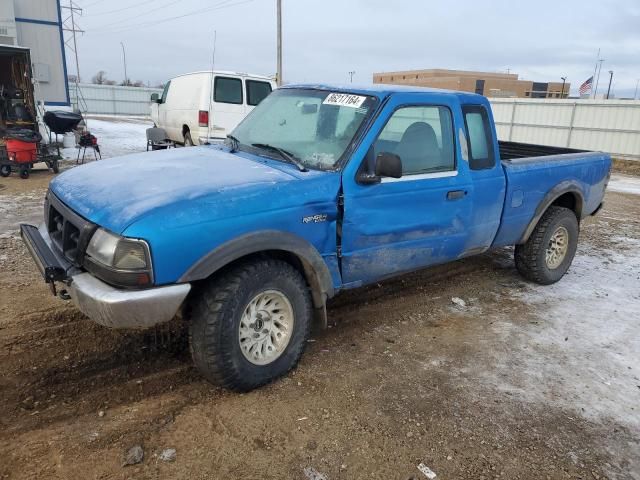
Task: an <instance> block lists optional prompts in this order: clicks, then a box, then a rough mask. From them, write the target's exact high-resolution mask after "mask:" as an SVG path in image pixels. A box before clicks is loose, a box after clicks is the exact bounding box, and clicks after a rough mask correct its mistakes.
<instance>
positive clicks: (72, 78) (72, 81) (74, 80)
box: [67, 75, 78, 83]
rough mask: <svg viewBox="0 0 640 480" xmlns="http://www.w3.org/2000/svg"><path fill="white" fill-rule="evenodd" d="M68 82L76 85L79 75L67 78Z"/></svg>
mask: <svg viewBox="0 0 640 480" xmlns="http://www.w3.org/2000/svg"><path fill="white" fill-rule="evenodd" d="M67 80H68V82H69V83H76V82H77V81H78V76H77V75H69V76H68V77H67Z"/></svg>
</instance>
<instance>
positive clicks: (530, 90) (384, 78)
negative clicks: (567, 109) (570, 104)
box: [373, 69, 571, 98]
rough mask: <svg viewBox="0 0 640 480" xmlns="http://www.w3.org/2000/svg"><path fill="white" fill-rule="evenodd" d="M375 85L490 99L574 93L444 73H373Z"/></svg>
mask: <svg viewBox="0 0 640 480" xmlns="http://www.w3.org/2000/svg"><path fill="white" fill-rule="evenodd" d="M373 83H385V84H393V85H413V86H420V87H432V88H444V89H448V90H460V91H464V92H473V93H479V94H480V95H485V96H487V97H520V98H566V97H568V96H569V91H570V89H571V84H570V83H567V84H565V85H564V91H562V82H532V81H530V80H520V79H519V78H518V74H516V73H491V72H471V71H464V70H442V69H430V70H409V71H405V72H383V73H374V74H373Z"/></svg>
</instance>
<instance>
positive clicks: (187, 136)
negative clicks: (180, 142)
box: [184, 131, 193, 147]
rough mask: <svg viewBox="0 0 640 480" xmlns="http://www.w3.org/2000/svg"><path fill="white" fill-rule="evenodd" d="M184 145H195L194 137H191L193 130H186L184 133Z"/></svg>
mask: <svg viewBox="0 0 640 480" xmlns="http://www.w3.org/2000/svg"><path fill="white" fill-rule="evenodd" d="M184 146H185V147H193V139H192V138H191V132H189V131H186V132H185V134H184Z"/></svg>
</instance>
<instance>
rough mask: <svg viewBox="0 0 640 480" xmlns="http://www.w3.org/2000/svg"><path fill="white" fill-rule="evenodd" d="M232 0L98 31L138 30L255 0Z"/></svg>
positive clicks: (119, 31) (120, 31)
mask: <svg viewBox="0 0 640 480" xmlns="http://www.w3.org/2000/svg"><path fill="white" fill-rule="evenodd" d="M232 1H234V0H224V1H222V2H220V3H218V4H216V5H213V6H210V7H206V8H203V9H199V10H195V11H193V12H189V13H185V14H182V15H176V16H173V17H169V18H163V19H160V20H152V21H149V22H145V23H138V24H132V25H122V26H121V27H119V28H118V27H116V28H114V29H112V30H109V29H107V30H100V29H99V28H98V29H97V31H98V33H122V32H126V31H127V30H131V29H135V30H138V29H140V28H144V27H149V26H155V25H158V24H160V23H165V22H171V21H174V20H178V19H180V18H185V17H190V16H193V15H198V14H201V13H207V12H211V11H214V10H221V9H223V8H228V7H235V6H238V5H243V4H245V3H251V2H253V1H255V0H243V1H239V2H236V3H229V2H232ZM104 27H107V25H105V26H104ZM104 27H103V28H104Z"/></svg>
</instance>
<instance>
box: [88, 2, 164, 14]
mask: <svg viewBox="0 0 640 480" xmlns="http://www.w3.org/2000/svg"><path fill="white" fill-rule="evenodd" d="M156 1H157V0H146V1H145V2H142V3H137V4H135V5H131V6H129V7H124V8H118V9H116V10H109V11H107V12H95V13H92V14H90V15H86V16H87V17H97V16H98V15H111V14H112V13H120V12H124V11H125V10H131V9H132V8H138V7H141V6H143V5H147V4H149V3H154V2H156ZM84 8H87V7H84Z"/></svg>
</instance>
